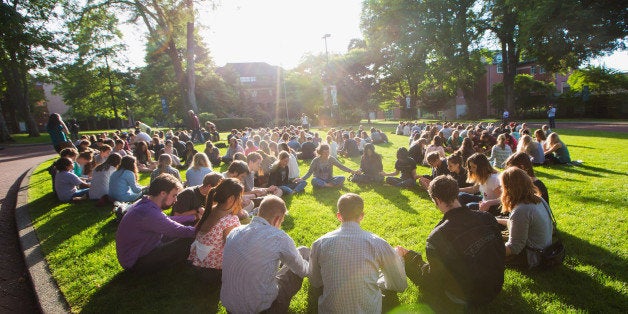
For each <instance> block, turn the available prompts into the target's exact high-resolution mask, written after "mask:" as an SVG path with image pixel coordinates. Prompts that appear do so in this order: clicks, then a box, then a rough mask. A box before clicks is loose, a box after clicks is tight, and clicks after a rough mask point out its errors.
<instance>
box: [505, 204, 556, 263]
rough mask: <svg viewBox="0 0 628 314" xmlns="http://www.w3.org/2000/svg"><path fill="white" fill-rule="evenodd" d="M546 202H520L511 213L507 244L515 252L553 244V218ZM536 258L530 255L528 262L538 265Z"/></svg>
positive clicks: (542, 247)
mask: <svg viewBox="0 0 628 314" xmlns="http://www.w3.org/2000/svg"><path fill="white" fill-rule="evenodd" d="M545 204H546V203H545V201H544V200H541V202H540V203H536V204H518V205H517V206H515V208H514V209H513V210H512V212H511V213H510V219H509V222H508V225H509V229H510V235H509V237H508V242H506V246H507V247H509V248H510V251H511V252H512V253H513V254H519V253H520V252H521V250H523V249H525V247H527V246H528V247H531V248H534V249H544V248H546V247H548V246H549V245H550V244H552V231H553V225H552V218H551V217H550V215H549V213H548V211H547V209H546V208H545ZM536 258H537V257H534V256H528V263H529V264H530V265H531V266H535V265H537V264H538V262H539V261H538V260H536Z"/></svg>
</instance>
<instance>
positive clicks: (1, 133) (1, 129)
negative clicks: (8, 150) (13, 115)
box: [0, 106, 12, 143]
mask: <svg viewBox="0 0 628 314" xmlns="http://www.w3.org/2000/svg"><path fill="white" fill-rule="evenodd" d="M11 140H12V138H11V133H10V132H9V128H7V123H6V121H4V115H3V114H2V106H0V142H1V143H4V142H7V141H11Z"/></svg>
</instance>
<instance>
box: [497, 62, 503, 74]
mask: <svg viewBox="0 0 628 314" xmlns="http://www.w3.org/2000/svg"><path fill="white" fill-rule="evenodd" d="M497 73H504V65H503V64H501V63H498V64H497Z"/></svg>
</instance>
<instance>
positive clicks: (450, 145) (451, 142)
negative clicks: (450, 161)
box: [445, 130, 462, 153]
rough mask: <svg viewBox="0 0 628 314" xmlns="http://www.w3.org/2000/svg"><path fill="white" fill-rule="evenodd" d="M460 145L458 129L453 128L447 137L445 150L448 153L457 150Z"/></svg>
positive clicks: (460, 138)
mask: <svg viewBox="0 0 628 314" xmlns="http://www.w3.org/2000/svg"><path fill="white" fill-rule="evenodd" d="M461 145H462V137H460V132H459V131H458V130H454V131H453V132H452V133H451V136H450V137H449V138H448V139H447V147H446V148H445V150H446V151H448V152H449V153H453V152H455V151H457V150H458V148H460V146H461Z"/></svg>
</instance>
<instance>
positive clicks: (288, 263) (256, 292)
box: [220, 195, 310, 314]
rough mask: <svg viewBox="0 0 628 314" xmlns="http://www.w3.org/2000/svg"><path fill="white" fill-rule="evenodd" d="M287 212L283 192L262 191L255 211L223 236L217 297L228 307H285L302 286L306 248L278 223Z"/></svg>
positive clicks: (271, 310)
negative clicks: (218, 294) (277, 194)
mask: <svg viewBox="0 0 628 314" xmlns="http://www.w3.org/2000/svg"><path fill="white" fill-rule="evenodd" d="M287 213H288V211H287V209H286V203H284V201H283V200H282V199H281V198H279V197H277V196H274V195H270V196H266V197H265V198H264V200H263V201H262V203H261V204H260V206H259V216H255V217H254V218H253V220H251V223H249V224H248V225H245V226H240V227H238V228H236V229H234V230H232V231H231V232H230V233H229V235H228V236H227V240H226V242H225V248H224V251H223V261H222V288H221V291H220V301H222V305H223V306H224V307H225V308H227V311H228V312H229V313H235V314H239V313H260V312H267V313H286V312H287V311H288V307H289V306H290V300H291V299H292V297H293V296H294V295H295V294H296V293H297V292H298V291H299V290H300V289H301V284H302V282H303V277H305V276H307V269H308V262H307V259H308V258H309V255H310V254H309V253H310V252H309V251H310V250H309V249H308V248H306V247H299V248H298V249H297V248H296V247H295V245H294V241H293V240H292V238H290V236H288V234H286V233H285V232H284V231H283V230H281V229H280V228H281V223H282V222H283V220H284V217H285V216H286V214H287ZM280 263H281V264H282V265H283V266H282V267H281V268H279V265H280Z"/></svg>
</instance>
